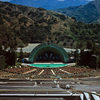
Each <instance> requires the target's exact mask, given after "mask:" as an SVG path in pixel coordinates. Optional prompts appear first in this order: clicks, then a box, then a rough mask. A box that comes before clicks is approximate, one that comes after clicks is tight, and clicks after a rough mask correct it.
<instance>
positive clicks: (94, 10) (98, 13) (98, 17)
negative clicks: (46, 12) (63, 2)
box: [55, 0, 100, 23]
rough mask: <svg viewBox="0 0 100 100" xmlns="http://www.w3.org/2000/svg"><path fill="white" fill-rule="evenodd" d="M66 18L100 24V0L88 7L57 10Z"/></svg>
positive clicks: (89, 4)
mask: <svg viewBox="0 0 100 100" xmlns="http://www.w3.org/2000/svg"><path fill="white" fill-rule="evenodd" d="M55 11H56V12H59V13H62V14H64V15H66V16H70V17H75V18H76V20H77V21H82V22H84V23H100V0H95V1H91V2H89V3H88V4H86V5H82V6H75V7H71V6H70V7H68V8H62V9H57V10H55Z"/></svg>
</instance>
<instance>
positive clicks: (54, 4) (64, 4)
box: [10, 0, 89, 10]
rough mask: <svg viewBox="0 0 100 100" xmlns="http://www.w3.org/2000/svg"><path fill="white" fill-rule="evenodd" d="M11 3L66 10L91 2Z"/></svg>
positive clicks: (16, 0)
mask: <svg viewBox="0 0 100 100" xmlns="http://www.w3.org/2000/svg"><path fill="white" fill-rule="evenodd" d="M10 2H11V3H14V4H21V5H26V6H31V7H37V8H38V7H42V8H45V9H47V10H53V9H59V8H65V7H69V6H80V5H85V4H87V3H88V2H89V0H11V1H10Z"/></svg>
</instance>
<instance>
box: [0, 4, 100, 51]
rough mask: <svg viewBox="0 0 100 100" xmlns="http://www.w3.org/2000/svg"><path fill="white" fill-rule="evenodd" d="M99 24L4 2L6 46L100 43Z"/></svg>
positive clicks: (0, 30)
mask: <svg viewBox="0 0 100 100" xmlns="http://www.w3.org/2000/svg"><path fill="white" fill-rule="evenodd" d="M99 27H100V24H85V23H83V22H77V21H76V20H75V18H74V17H68V16H65V15H62V14H59V13H56V12H53V11H48V10H45V9H43V8H33V7H28V6H22V5H15V4H11V3H9V2H0V41H1V42H0V45H1V46H2V45H3V46H4V47H5V49H6V48H7V47H9V46H20V45H22V44H25V45H26V44H27V43H34V42H47V41H51V42H54V43H57V44H59V45H62V46H64V47H70V48H75V47H76V45H77V43H79V42H80V41H82V43H86V41H87V40H92V42H97V43H100V28H99ZM84 46H85V45H84Z"/></svg>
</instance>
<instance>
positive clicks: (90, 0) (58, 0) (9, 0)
mask: <svg viewBox="0 0 100 100" xmlns="http://www.w3.org/2000/svg"><path fill="white" fill-rule="evenodd" d="M0 1H11V0H0ZM58 1H64V0H58ZM87 1H93V0H87Z"/></svg>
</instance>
